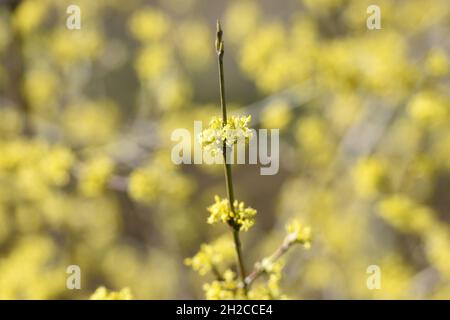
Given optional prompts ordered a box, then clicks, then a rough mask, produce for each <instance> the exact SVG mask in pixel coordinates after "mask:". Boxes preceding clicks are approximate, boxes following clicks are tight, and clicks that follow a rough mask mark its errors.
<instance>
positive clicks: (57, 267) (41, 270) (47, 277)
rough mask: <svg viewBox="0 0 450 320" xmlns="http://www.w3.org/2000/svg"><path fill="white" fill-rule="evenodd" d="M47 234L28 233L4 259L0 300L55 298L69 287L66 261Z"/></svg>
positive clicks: (1, 266)
mask: <svg viewBox="0 0 450 320" xmlns="http://www.w3.org/2000/svg"><path fill="white" fill-rule="evenodd" d="M62 258H63V257H61V256H58V247H57V245H56V244H55V243H54V242H53V240H52V239H51V238H50V237H47V236H43V235H42V236H41V235H36V236H24V237H22V238H21V239H18V241H17V242H16V243H15V244H14V246H13V247H12V248H11V250H10V251H9V253H8V254H6V255H2V259H1V261H0V286H1V288H2V290H0V299H18V298H20V299H52V298H56V296H57V295H58V294H59V293H61V292H62V291H63V290H67V289H66V288H65V279H66V273H65V268H66V266H67V265H66V264H65V262H64V260H63V259H62Z"/></svg>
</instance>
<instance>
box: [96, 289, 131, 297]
mask: <svg viewBox="0 0 450 320" xmlns="http://www.w3.org/2000/svg"><path fill="white" fill-rule="evenodd" d="M90 299H91V300H132V299H133V295H132V294H131V291H130V289H129V288H123V289H122V290H120V291H109V290H108V289H106V288H105V287H99V288H97V290H95V292H94V293H93V294H92V295H91V297H90Z"/></svg>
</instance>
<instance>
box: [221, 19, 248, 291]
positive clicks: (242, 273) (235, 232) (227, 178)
mask: <svg viewBox="0 0 450 320" xmlns="http://www.w3.org/2000/svg"><path fill="white" fill-rule="evenodd" d="M216 53H217V58H218V59H217V61H218V66H219V85H220V105H221V109H222V125H223V126H225V125H226V124H227V105H226V101H225V80H224V73H223V54H224V49H223V40H222V28H221V27H220V22H219V20H217V33H216ZM227 153H228V150H227V145H226V141H224V143H223V160H224V169H225V181H226V187H227V195H228V202H229V205H230V210H231V212H232V213H233V214H236V213H235V212H234V205H233V204H234V191H233V177H232V173H231V164H230V163H228V161H227ZM230 226H231V227H232V228H233V239H234V246H235V248H236V255H237V261H238V265H239V271H240V276H241V279H242V283H243V285H244V293H245V295H247V285H246V283H245V277H246V272H245V266H244V261H243V258H242V247H241V241H240V238H239V226H238V225H236V223H234V221H232V220H231V222H230Z"/></svg>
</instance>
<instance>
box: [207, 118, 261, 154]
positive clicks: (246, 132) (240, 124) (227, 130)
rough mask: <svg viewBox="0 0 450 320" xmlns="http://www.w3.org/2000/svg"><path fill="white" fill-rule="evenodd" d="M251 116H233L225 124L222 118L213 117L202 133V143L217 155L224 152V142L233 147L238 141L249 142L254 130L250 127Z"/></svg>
mask: <svg viewBox="0 0 450 320" xmlns="http://www.w3.org/2000/svg"><path fill="white" fill-rule="evenodd" d="M250 120H251V116H240V117H235V116H231V117H230V118H228V120H227V123H226V125H223V120H222V118H218V117H213V118H212V119H211V121H210V122H209V127H208V128H207V129H205V130H203V132H202V133H201V134H200V136H199V141H200V144H201V145H202V146H203V148H205V150H207V151H209V152H211V154H213V155H215V154H217V153H218V152H222V149H223V143H224V142H225V143H226V145H227V146H228V147H232V146H233V145H234V144H236V143H238V142H241V141H243V142H248V141H249V140H250V139H251V138H252V137H253V134H252V131H251V130H250V129H249V128H248V123H249V122H250Z"/></svg>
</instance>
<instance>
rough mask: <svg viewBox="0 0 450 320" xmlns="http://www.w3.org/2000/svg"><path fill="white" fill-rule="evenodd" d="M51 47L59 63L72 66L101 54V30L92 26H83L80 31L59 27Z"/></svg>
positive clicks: (52, 38)
mask: <svg viewBox="0 0 450 320" xmlns="http://www.w3.org/2000/svg"><path fill="white" fill-rule="evenodd" d="M49 48H50V50H51V53H52V54H53V56H54V57H55V60H56V61H57V62H58V63H59V65H61V66H72V65H73V64H76V63H78V62H80V61H83V60H90V59H94V58H95V57H97V56H98V55H100V53H101V52H102V48H103V41H102V38H101V36H100V33H99V31H98V30H96V29H95V28H93V27H91V26H89V27H86V26H83V29H82V30H80V31H78V32H77V31H72V30H67V29H66V28H58V29H56V30H55V32H54V34H53V35H52V37H51V42H50V43H49Z"/></svg>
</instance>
